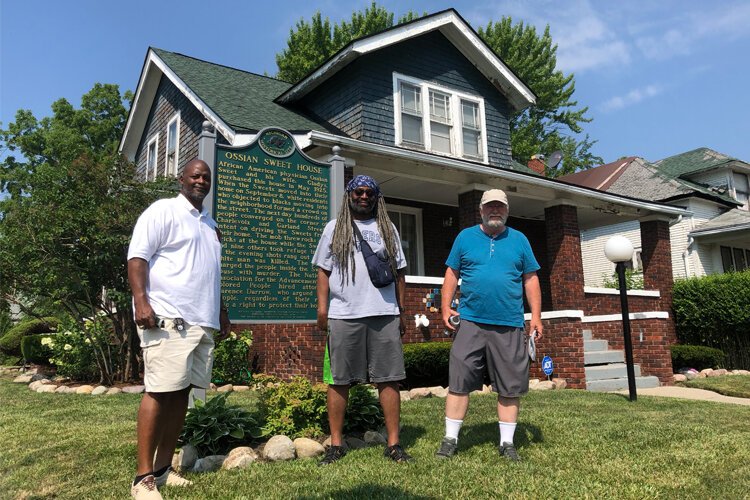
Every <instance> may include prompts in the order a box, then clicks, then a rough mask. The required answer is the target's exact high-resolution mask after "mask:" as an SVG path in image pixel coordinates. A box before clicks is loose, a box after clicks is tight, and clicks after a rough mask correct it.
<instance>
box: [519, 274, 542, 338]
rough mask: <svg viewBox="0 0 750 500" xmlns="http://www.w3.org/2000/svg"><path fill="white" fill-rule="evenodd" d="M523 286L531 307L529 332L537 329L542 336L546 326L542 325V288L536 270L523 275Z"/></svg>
mask: <svg viewBox="0 0 750 500" xmlns="http://www.w3.org/2000/svg"><path fill="white" fill-rule="evenodd" d="M523 288H524V292H525V293H526V301H527V302H528V303H529V307H530V308H531V321H530V322H529V333H532V332H533V331H534V330H536V331H537V332H538V333H539V337H538V338H541V337H542V333H543V331H544V326H543V325H542V289H541V287H540V286H539V277H538V276H537V275H536V272H532V273H526V274H524V275H523Z"/></svg>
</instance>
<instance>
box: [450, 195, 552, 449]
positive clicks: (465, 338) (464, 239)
mask: <svg viewBox="0 0 750 500" xmlns="http://www.w3.org/2000/svg"><path fill="white" fill-rule="evenodd" d="M508 210H509V207H508V198H507V196H506V195H505V193H504V192H503V191H501V190H499V189H490V190H489V191H486V192H485V193H484V194H483V195H482V200H481V202H480V205H479V211H480V214H481V216H482V223H481V224H479V225H477V226H473V227H470V228H467V229H464V230H463V231H461V233H459V235H458V237H457V238H456V241H455V242H454V243H453V248H452V249H451V252H450V255H449V256H448V260H447V261H446V265H447V266H448V269H447V270H446V272H445V280H444V281H443V289H442V303H441V310H442V316H443V323H445V326H446V328H448V329H449V330H455V332H456V334H455V338H454V341H453V346H452V347H451V355H450V368H449V370H450V371H449V388H448V389H449V392H448V397H447V399H446V403H445V437H444V438H443V441H442V443H441V445H440V449H439V450H438V452H437V456H438V457H439V458H449V457H451V456H453V455H454V454H455V452H456V449H457V447H458V433H459V430H460V429H461V425H462V424H463V419H464V417H465V416H466V412H467V410H468V408H469V393H471V391H474V390H477V389H481V387H482V378H483V374H484V369H485V366H486V367H487V369H488V372H489V374H490V379H491V381H492V389H493V390H494V391H495V392H497V394H498V400H497V416H498V421H499V427H500V429H499V433H500V439H499V445H498V449H499V451H500V454H501V455H502V456H503V457H505V458H508V459H510V460H514V461H517V460H519V458H518V453H517V452H516V448H515V446H514V444H513V435H514V433H515V430H516V421H517V420H518V410H519V408H520V396H522V395H523V394H526V393H527V392H528V390H529V357H528V355H527V349H526V336H525V334H524V312H523V294H524V293H525V294H526V300H527V301H528V303H529V307H530V308H531V321H530V324H529V335H536V338H539V337H540V336H541V335H542V330H543V326H542V319H541V314H542V312H541V311H542V293H541V289H540V287H539V278H538V277H537V274H536V271H537V270H538V269H539V264H538V263H537V261H536V258H535V257H534V253H533V252H532V251H531V245H529V241H528V240H527V239H526V236H524V235H523V234H522V233H521V232H519V231H516V230H515V229H512V228H509V227H507V226H506V225H505V223H506V221H507V219H508ZM459 278H460V279H461V301H460V305H459V307H458V311H455V310H453V309H452V308H451V301H452V300H453V296H454V294H455V292H456V288H457V286H458V280H459ZM451 316H459V317H460V319H461V322H460V326H459V327H458V328H455V327H454V326H453V325H452V324H451V322H450V318H451Z"/></svg>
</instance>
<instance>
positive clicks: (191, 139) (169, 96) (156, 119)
mask: <svg viewBox="0 0 750 500" xmlns="http://www.w3.org/2000/svg"><path fill="white" fill-rule="evenodd" d="M178 111H179V112H180V149H179V155H180V156H179V159H178V165H177V171H178V173H179V172H181V171H182V169H183V168H184V166H185V163H187V162H188V161H190V160H192V159H193V158H195V157H196V156H198V137H199V136H200V133H201V126H202V124H203V121H204V120H205V118H204V117H203V115H202V114H201V113H200V112H199V111H198V109H197V108H196V107H195V106H193V105H192V103H191V102H190V101H189V100H188V99H187V97H185V95H184V94H182V92H180V91H179V90H178V89H177V87H175V86H174V84H173V83H172V82H171V81H170V80H169V79H168V78H167V77H165V76H162V78H161V81H160V82H159V88H158V89H157V91H156V97H155V99H154V104H153V106H152V107H151V110H150V111H149V115H148V120H147V122H146V127H145V128H144V133H143V135H142V136H141V140H140V143H139V145H138V150H137V151H136V154H135V164H136V177H137V178H138V179H141V180H144V179H145V178H146V157H147V151H146V149H147V145H148V142H149V141H150V140H151V138H152V137H154V135H156V134H157V133H158V134H159V151H158V162H157V175H162V176H163V175H164V167H165V151H166V149H165V148H166V146H167V124H168V123H169V121H170V120H171V119H172V118H173V117H174V115H175V113H177V112H178Z"/></svg>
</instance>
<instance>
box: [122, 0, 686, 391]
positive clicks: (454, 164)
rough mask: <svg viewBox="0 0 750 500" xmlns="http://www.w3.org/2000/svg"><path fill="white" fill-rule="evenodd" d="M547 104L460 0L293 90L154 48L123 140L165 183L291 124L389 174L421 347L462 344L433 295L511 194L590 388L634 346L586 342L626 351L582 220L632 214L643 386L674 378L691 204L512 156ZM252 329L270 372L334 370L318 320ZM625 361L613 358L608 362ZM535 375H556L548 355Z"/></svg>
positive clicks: (555, 317) (383, 177)
mask: <svg viewBox="0 0 750 500" xmlns="http://www.w3.org/2000/svg"><path fill="white" fill-rule="evenodd" d="M534 103H535V96H534V94H533V92H531V90H530V89H529V88H528V87H527V86H526V85H525V84H524V83H523V82H522V81H521V80H519V79H518V77H517V76H516V75H515V74H514V73H513V72H512V71H511V70H510V69H509V68H508V67H507V66H506V65H505V64H504V63H503V61H501V60H500V59H499V58H498V57H497V55H496V54H494V53H493V52H492V50H490V49H489V47H488V46H487V45H486V44H485V43H484V42H483V41H482V40H481V39H480V38H479V36H478V35H477V34H476V32H474V30H473V29H472V28H471V27H470V26H469V25H468V24H467V23H466V22H465V21H464V20H463V18H462V17H461V16H460V15H458V13H457V12H456V11H455V10H453V9H449V10H446V11H442V12H439V13H436V14H433V15H430V16H426V17H423V18H420V19H418V20H415V21H412V22H410V23H407V24H403V25H399V26H396V27H393V28H391V29H388V30H386V31H383V32H381V33H378V34H376V35H372V36H369V37H365V38H362V39H358V40H355V41H353V42H351V43H350V44H349V45H347V46H346V47H344V48H343V49H342V50H340V51H339V52H338V53H336V54H335V55H334V56H332V57H331V58H330V59H329V60H327V61H326V62H325V63H323V64H322V65H321V66H320V67H319V68H317V69H316V70H314V71H313V72H312V73H310V74H309V75H308V76H307V77H305V78H304V79H303V80H302V81H300V82H298V83H296V84H294V85H290V84H288V83H285V82H282V81H279V80H275V79H273V78H268V77H265V76H260V75H256V74H253V73H248V72H246V71H241V70H238V69H234V68H229V67H226V66H221V65H217V64H213V63H210V62H207V61H202V60H198V59H195V58H192V57H189V56H185V55H181V54H176V53H173V52H168V51H165V50H161V49H155V48H151V49H149V50H148V53H147V54H146V60H145V63H144V66H143V70H142V72H141V76H140V79H139V82H138V88H137V90H136V95H135V100H134V102H133V107H132V109H131V112H130V115H129V117H128V123H127V127H126V131H125V133H124V135H123V137H122V140H121V143H120V150H121V151H122V153H123V154H124V155H125V156H126V157H127V158H128V159H130V160H132V161H134V162H135V163H136V164H137V166H138V173H139V175H140V177H141V178H144V179H145V178H149V179H150V178H154V177H155V176H161V175H174V174H175V172H179V171H180V170H181V169H182V168H183V166H184V164H185V162H186V161H187V160H189V159H191V158H193V157H195V156H196V155H199V154H200V151H199V149H200V148H199V143H200V144H204V142H201V141H205V140H206V139H205V138H206V137H208V136H209V134H210V133H211V130H215V131H216V135H217V140H218V141H219V142H222V143H225V144H229V145H233V146H241V145H247V144H249V143H250V142H251V141H252V140H253V139H254V138H255V137H256V136H257V134H258V132H259V131H260V130H261V129H263V128H265V127H268V126H276V127H281V128H283V129H286V130H288V131H289V132H291V133H292V134H293V136H294V137H295V139H296V141H297V144H298V146H299V147H300V148H301V149H303V150H304V152H305V153H306V154H307V155H309V156H311V157H312V158H315V159H318V160H321V161H329V160H331V162H332V165H333V166H332V168H340V169H343V170H344V173H343V177H344V178H345V179H349V178H351V176H352V175H358V174H368V175H371V176H373V177H375V178H376V179H377V180H378V181H379V182H380V183H381V186H382V188H383V191H384V193H385V195H386V201H387V203H388V207H389V211H390V212H389V214H390V215H391V218H392V220H393V221H394V223H395V224H396V225H397V226H398V228H399V231H400V234H401V237H402V240H403V244H404V248H405V250H406V254H407V261H408V276H407V287H408V288H407V300H406V304H404V307H405V309H406V311H407V313H408V314H409V315H410V316H412V317H413V315H414V314H421V313H424V314H426V315H427V317H428V318H429V320H430V326H429V327H428V328H421V329H417V328H416V327H415V326H412V328H411V329H410V331H409V332H408V333H407V334H406V336H405V341H406V342H424V341H426V340H443V341H448V340H449V339H447V338H446V337H445V336H444V335H443V328H442V327H441V326H440V321H439V314H438V313H436V312H435V311H430V310H429V308H428V307H427V304H426V302H429V301H428V299H427V297H429V294H431V293H433V291H434V289H435V288H439V287H440V286H441V284H442V276H443V275H444V273H445V260H446V257H447V255H448V252H449V250H450V248H451V245H452V243H453V240H454V238H455V237H456V235H457V234H458V232H459V231H460V230H461V229H462V228H465V227H468V226H471V225H474V224H476V223H478V222H479V210H478V208H479V207H478V204H479V200H480V197H481V194H482V192H483V191H484V190H485V189H487V188H490V187H494V188H501V189H504V190H505V191H506V192H507V194H508V197H509V200H510V211H511V218H510V221H509V225H510V226H512V227H515V228H517V229H520V230H521V231H523V232H524V233H525V234H526V235H527V236H528V237H529V240H530V241H531V244H532V247H533V249H534V252H535V254H536V256H537V259H538V260H539V262H540V264H541V266H542V269H541V271H540V273H539V275H540V279H541V283H542V292H543V311H544V312H543V320H544V321H545V325H546V331H545V337H544V339H543V341H542V345H540V352H542V353H544V354H548V355H550V356H552V357H554V358H555V363H556V364H555V366H556V368H555V375H556V376H559V377H563V378H565V379H567V381H568V384H569V385H570V386H572V387H578V388H582V387H589V388H595V387H596V386H597V382H596V380H594V379H595V378H597V377H598V378H602V377H605V378H606V377H608V378H613V377H616V376H619V375H622V374H624V373H625V370H624V365H623V364H622V361H621V360H622V352H621V351H611V352H608V351H601V352H599V353H596V352H595V353H594V354H590V352H589V351H592V352H594V351H593V349H595V348H596V346H599V347H603V346H605V345H606V342H604V343H602V342H599V343H591V342H588V343H587V342H585V338H589V337H593V338H596V339H599V340H607V341H609V345H610V346H611V347H615V348H617V347H620V348H621V346H622V336H621V334H619V333H618V332H619V331H620V324H619V318H620V316H618V312H619V311H620V309H619V307H620V306H619V298H618V296H617V295H615V294H612V293H611V292H612V291H611V290H601V289H587V288H585V287H584V282H583V262H582V259H581V247H580V229H581V228H586V229H588V228H595V227H599V226H602V225H604V226H606V225H611V224H613V223H615V222H618V221H633V223H634V224H636V225H638V224H640V227H641V232H642V235H643V236H642V242H643V243H642V245H643V246H644V248H647V249H648V250H649V251H648V252H647V253H645V254H644V255H645V256H644V262H643V265H644V266H645V267H646V269H651V270H652V272H650V273H648V275H647V276H648V277H647V280H646V285H647V287H648V288H649V289H650V291H648V292H638V293H634V294H633V297H632V300H631V311H632V312H633V315H632V316H633V320H634V322H635V323H636V325H635V326H634V328H638V329H639V330H636V331H640V332H642V333H641V335H640V336H639V339H638V340H637V341H636V342H635V358H636V362H638V363H639V365H640V368H639V369H640V370H641V371H642V374H643V375H647V376H650V377H644V378H643V379H642V382H643V383H651V384H654V383H656V384H658V383H659V381H661V382H662V383H669V382H670V381H671V362H670V361H671V358H670V353H669V347H668V346H669V344H670V343H672V342H674V340H675V336H674V325H673V322H672V320H671V318H670V317H669V313H668V311H669V310H670V308H671V288H672V265H671V258H670V254H669V237H668V234H669V226H668V225H669V223H670V221H673V220H676V219H677V218H679V217H680V216H683V215H686V214H687V212H686V211H685V210H683V209H682V208H679V207H673V206H670V205H667V204H663V203H656V202H652V201H645V200H640V199H634V198H629V197H624V196H620V195H617V194H611V193H606V192H601V191H598V190H595V189H590V188H585V187H580V186H575V185H571V184H567V183H564V182H559V181H556V180H552V179H546V178H544V177H542V176H540V175H538V174H537V173H536V172H535V171H534V170H532V169H530V168H528V167H526V166H523V165H519V164H518V163H515V162H513V160H512V159H511V149H510V124H509V120H510V117H511V116H512V114H513V113H514V112H517V111H520V110H523V109H524V108H526V107H528V106H533V105H534ZM201 137H202V138H201ZM341 157H343V158H344V161H343V162H342V160H341ZM205 159H206V161H208V162H209V163H212V162H213V158H205ZM344 165H345V166H344ZM536 168H538V165H537V166H536ZM219 222H220V223H221V220H220V221H219ZM280 250H283V249H280ZM312 250H313V249H311V253H312ZM310 273H311V275H313V273H312V269H310ZM240 328H242V326H241V325H240ZM251 328H252V330H253V353H254V356H255V359H256V363H257V367H258V369H259V370H262V371H264V372H267V373H274V374H277V375H280V376H283V377H289V376H293V375H305V376H308V377H310V378H314V379H320V377H321V374H322V368H321V367H322V359H323V352H324V346H325V338H324V337H323V336H322V335H320V333H319V332H317V330H316V327H315V325H314V324H312V323H304V324H300V323H289V324H286V323H284V324H278V323H257V322H256V323H254V324H252V326H251ZM610 361H611V362H613V363H615V365H616V366H613V367H611V369H607V368H606V367H605V368H602V369H601V370H600V369H599V368H600V367H598V366H595V365H600V364H602V363H607V362H610ZM618 361H619V363H618ZM533 373H534V374H535V375H536V376H543V375H542V373H541V369H540V367H539V366H538V365H536V366H535V367H534V368H533ZM597 373H600V374H599V375H597ZM608 383H609V382H608ZM618 383H621V382H618ZM602 384H604V385H602ZM599 385H600V386H606V383H600V384H599ZM610 385H611V383H610ZM620 386H621V387H622V385H620ZM607 387H609V386H607Z"/></svg>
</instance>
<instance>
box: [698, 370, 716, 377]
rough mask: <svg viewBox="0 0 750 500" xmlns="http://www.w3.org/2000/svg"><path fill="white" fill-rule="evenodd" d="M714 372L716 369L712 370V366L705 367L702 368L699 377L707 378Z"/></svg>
mask: <svg viewBox="0 0 750 500" xmlns="http://www.w3.org/2000/svg"><path fill="white" fill-rule="evenodd" d="M713 372H714V371H713V370H712V369H711V368H704V369H703V370H701V371H700V373H699V374H698V378H706V377H710V376H711V374H712V373H713Z"/></svg>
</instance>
